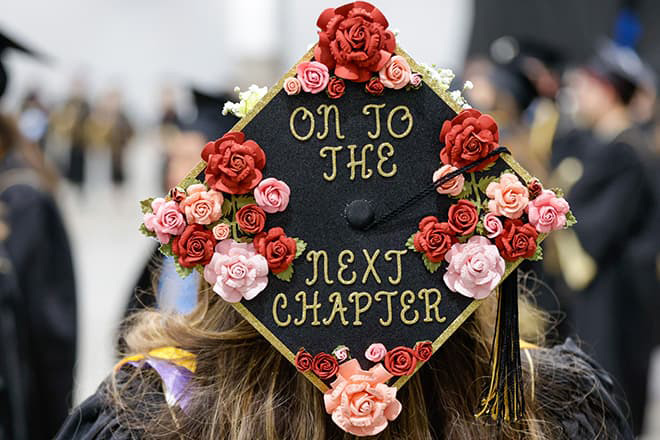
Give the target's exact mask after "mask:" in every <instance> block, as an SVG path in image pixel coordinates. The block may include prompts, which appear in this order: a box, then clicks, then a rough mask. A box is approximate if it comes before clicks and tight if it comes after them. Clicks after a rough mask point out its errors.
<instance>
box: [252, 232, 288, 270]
mask: <svg viewBox="0 0 660 440" xmlns="http://www.w3.org/2000/svg"><path fill="white" fill-rule="evenodd" d="M253 243H254V247H255V249H256V250H257V252H259V253H260V254H261V255H263V256H264V257H266V261H268V268H269V269H270V271H271V272H273V273H274V274H278V273H281V272H284V271H285V270H287V269H288V268H289V266H291V263H292V262H293V260H294V259H295V258H296V241H295V240H294V239H293V238H291V237H287V236H286V234H285V233H284V229H282V228H280V227H276V228H271V229H270V230H269V231H268V232H262V233H260V234H258V235H256V236H255V237H254V241H253Z"/></svg>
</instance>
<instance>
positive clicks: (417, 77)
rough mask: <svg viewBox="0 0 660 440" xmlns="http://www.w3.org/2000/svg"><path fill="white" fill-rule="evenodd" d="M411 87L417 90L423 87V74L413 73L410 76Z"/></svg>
mask: <svg viewBox="0 0 660 440" xmlns="http://www.w3.org/2000/svg"><path fill="white" fill-rule="evenodd" d="M410 85H411V86H413V87H415V88H417V87H419V86H421V85H422V74H421V73H413V74H412V75H410Z"/></svg>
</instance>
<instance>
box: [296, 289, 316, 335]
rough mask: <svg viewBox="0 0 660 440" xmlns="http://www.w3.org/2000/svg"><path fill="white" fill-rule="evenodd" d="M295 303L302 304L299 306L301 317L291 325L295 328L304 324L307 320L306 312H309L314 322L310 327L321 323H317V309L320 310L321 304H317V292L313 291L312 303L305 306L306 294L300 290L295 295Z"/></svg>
mask: <svg viewBox="0 0 660 440" xmlns="http://www.w3.org/2000/svg"><path fill="white" fill-rule="evenodd" d="M295 298H296V301H297V302H299V303H302V305H301V306H300V309H301V311H302V315H301V316H300V318H298V319H294V320H293V323H294V324H295V325H297V326H301V325H303V324H304V323H305V321H306V320H307V310H308V309H309V310H311V311H312V314H313V316H314V320H313V321H312V325H314V326H316V325H321V322H320V321H319V309H320V308H321V303H320V302H319V291H318V290H315V291H314V302H313V303H312V304H309V305H308V304H307V292H305V291H304V290H301V291H300V292H298V293H296V297H295Z"/></svg>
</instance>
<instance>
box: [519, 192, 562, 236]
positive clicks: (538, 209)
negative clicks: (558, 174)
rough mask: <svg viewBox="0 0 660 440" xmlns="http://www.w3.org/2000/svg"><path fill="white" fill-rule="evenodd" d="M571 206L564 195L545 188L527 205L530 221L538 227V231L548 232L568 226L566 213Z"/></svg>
mask: <svg viewBox="0 0 660 440" xmlns="http://www.w3.org/2000/svg"><path fill="white" fill-rule="evenodd" d="M569 210H570V207H569V206H568V202H567V201H566V200H565V199H564V198H563V197H557V195H556V194H555V193H554V192H552V191H550V190H547V189H546V190H543V191H542V192H541V194H540V195H539V196H538V197H536V198H535V199H534V200H532V201H531V202H529V205H527V216H528V217H529V223H530V224H531V225H532V226H534V227H536V230H537V231H538V232H542V233H547V232H552V231H556V230H558V229H562V228H563V227H564V226H566V214H568V211H569Z"/></svg>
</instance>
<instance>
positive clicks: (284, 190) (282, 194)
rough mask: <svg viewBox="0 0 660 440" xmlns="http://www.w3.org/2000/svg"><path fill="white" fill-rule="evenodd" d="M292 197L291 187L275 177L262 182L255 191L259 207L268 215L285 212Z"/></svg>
mask: <svg viewBox="0 0 660 440" xmlns="http://www.w3.org/2000/svg"><path fill="white" fill-rule="evenodd" d="M290 195H291V189H289V185H287V184H286V183H284V182H282V181H281V180H277V179H275V178H273V177H268V178H267V179H264V180H262V181H261V182H259V185H257V187H256V188H255V189H254V199H255V200H256V202H257V205H259V206H260V207H261V208H262V209H263V210H264V211H266V212H267V213H268V214H274V213H276V212H282V211H284V210H285V209H286V207H287V206H288V205H289V196H290Z"/></svg>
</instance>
